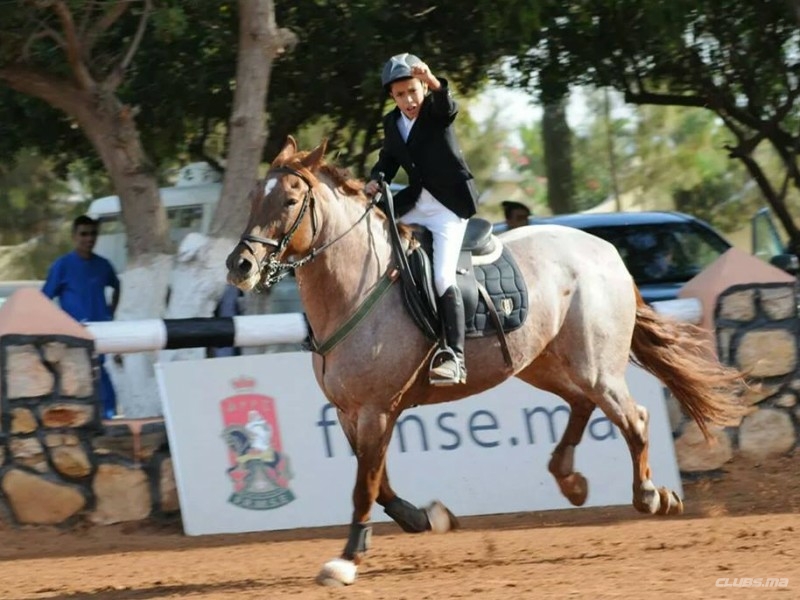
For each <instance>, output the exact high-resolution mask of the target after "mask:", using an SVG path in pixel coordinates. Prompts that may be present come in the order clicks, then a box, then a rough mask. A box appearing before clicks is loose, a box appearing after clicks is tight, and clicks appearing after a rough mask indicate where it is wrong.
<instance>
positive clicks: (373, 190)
mask: <svg viewBox="0 0 800 600" xmlns="http://www.w3.org/2000/svg"><path fill="white" fill-rule="evenodd" d="M380 187H381V186H380V185H379V184H378V182H377V181H375V180H374V179H373V180H372V181H368V182H367V185H365V186H364V193H365V194H366V195H367V196H369V197H370V198H372V197H373V196H374V195H375V194H377V193H378V190H379V189H380Z"/></svg>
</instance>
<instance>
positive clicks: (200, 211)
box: [87, 163, 222, 272]
mask: <svg viewBox="0 0 800 600" xmlns="http://www.w3.org/2000/svg"><path fill="white" fill-rule="evenodd" d="M160 193H161V201H162V202H163V203H164V208H166V210H167V219H169V232H170V238H171V239H172V241H173V243H174V244H175V246H176V247H177V246H178V244H180V242H181V240H182V239H183V238H184V236H186V234H187V233H190V232H192V231H197V232H200V233H208V230H209V227H210V226H211V218H212V217H213V216H214V209H215V208H216V206H217V202H219V197H220V194H221V193H222V175H221V174H220V173H219V172H217V171H216V170H214V169H212V168H211V167H210V166H209V165H208V164H207V163H192V164H189V165H186V166H185V167H183V168H182V169H181V170H180V171H179V173H178V179H177V181H176V182H175V187H168V188H161V190H160ZM87 214H88V215H89V216H90V217H92V218H93V219H96V220H98V221H99V222H100V235H99V237H98V238H97V245H96V246H95V248H94V250H95V252H97V254H99V255H100V256H103V257H105V258H107V259H108V260H110V261H111V264H112V265H114V268H115V269H116V270H117V271H118V272H120V271H124V270H125V265H126V264H127V258H128V247H127V238H126V235H125V227H124V225H123V223H122V215H121V212H120V202H119V196H105V197H103V198H97V199H96V200H93V201H92V203H91V204H90V205H89V210H88V211H87Z"/></svg>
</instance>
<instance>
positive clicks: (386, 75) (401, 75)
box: [381, 52, 422, 87]
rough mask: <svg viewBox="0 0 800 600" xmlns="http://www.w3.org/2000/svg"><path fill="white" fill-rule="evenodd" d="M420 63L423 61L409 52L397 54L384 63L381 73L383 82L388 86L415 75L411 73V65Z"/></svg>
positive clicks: (384, 85)
mask: <svg viewBox="0 0 800 600" xmlns="http://www.w3.org/2000/svg"><path fill="white" fill-rule="evenodd" d="M420 63H422V61H421V60H420V59H419V58H418V57H416V56H414V55H413V54H409V53H408V52H403V54H395V55H394V56H393V57H392V58H390V59H389V60H388V62H387V63H386V64H385V65H383V73H382V74H381V83H382V84H383V87H388V86H389V85H390V84H392V83H394V82H395V81H397V80H398V79H407V78H409V77H413V76H412V75H411V67H413V66H414V65H418V64H420Z"/></svg>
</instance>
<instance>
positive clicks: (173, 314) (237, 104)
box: [160, 0, 291, 361]
mask: <svg viewBox="0 0 800 600" xmlns="http://www.w3.org/2000/svg"><path fill="white" fill-rule="evenodd" d="M238 6H239V50H238V57H237V69H236V82H237V83H236V93H235V95H234V99H233V109H232V112H231V119H230V125H229V132H228V135H229V144H228V157H227V161H226V169H225V179H224V182H223V186H222V196H221V198H220V201H219V204H218V205H217V209H216V213H215V216H214V219H213V224H212V226H211V230H210V232H209V236H208V237H206V236H199V235H195V234H191V235H189V236H187V238H186V239H185V240H184V242H183V243H182V244H181V248H180V249H179V251H178V256H177V261H176V265H175V269H174V271H173V273H172V294H171V295H170V303H169V307H168V309H167V313H166V316H167V317H168V318H183V317H198V316H200V317H202V316H210V315H211V314H213V311H214V309H215V307H216V306H217V303H218V302H219V299H220V298H221V296H222V294H223V292H224V290H225V285H226V284H225V277H226V268H225V258H226V257H227V255H228V254H229V253H230V252H231V251H232V250H233V248H234V246H235V245H236V243H237V241H238V239H239V236H240V235H241V234H242V231H243V230H244V226H245V224H246V222H247V216H248V214H249V204H248V201H247V198H248V194H249V193H250V191H251V190H252V188H253V186H254V185H255V183H256V180H257V178H258V167H259V164H260V163H261V156H262V153H263V150H264V143H265V140H266V111H265V107H266V98H267V89H268V86H269V79H270V74H271V71H272V64H273V62H274V59H275V57H276V56H277V55H278V54H279V53H280V52H282V51H283V49H284V45H285V44H287V43H291V39H290V37H291V36H290V35H289V34H288V33H287V32H285V31H284V30H279V29H277V27H276V25H275V10H274V5H273V2H272V0H239V4H238ZM203 356H204V350H203V349H191V350H178V351H165V352H162V353H161V357H160V360H162V361H166V360H179V359H180V360H182V359H187V358H202V357H203Z"/></svg>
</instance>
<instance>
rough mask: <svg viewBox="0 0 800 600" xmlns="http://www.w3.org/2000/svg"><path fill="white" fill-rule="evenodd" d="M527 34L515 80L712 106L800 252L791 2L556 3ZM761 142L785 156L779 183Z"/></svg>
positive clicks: (796, 45) (797, 46) (797, 43)
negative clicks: (793, 204)
mask: <svg viewBox="0 0 800 600" xmlns="http://www.w3.org/2000/svg"><path fill="white" fill-rule="evenodd" d="M530 41H531V44H530V45H529V47H528V49H527V50H526V51H525V52H523V53H521V54H520V55H519V56H518V57H517V58H516V59H515V61H514V67H515V69H514V76H513V77H512V78H511V83H513V84H514V85H517V86H523V87H532V88H541V90H540V91H542V92H543V93H546V92H547V88H546V86H548V85H557V86H563V85H565V83H571V84H589V85H594V86H598V87H603V86H611V87H613V88H614V89H617V90H619V91H621V92H623V93H624V95H625V99H626V101H627V102H629V103H633V104H653V105H661V106H689V107H700V108H705V109H708V110H711V111H713V112H714V113H715V114H716V115H717V116H718V117H719V118H720V119H722V121H723V122H724V123H725V125H726V126H727V128H728V129H729V130H730V132H731V133H732V135H733V140H732V141H731V142H730V144H729V145H728V146H727V150H728V153H729V155H730V156H731V157H733V158H736V159H738V160H740V161H741V162H742V163H743V164H744V166H745V167H746V168H747V170H748V172H749V173H750V175H751V177H752V178H753V179H754V180H755V181H756V182H757V184H758V186H759V188H760V190H761V192H762V194H763V196H764V198H765V199H766V201H767V202H768V203H769V204H770V206H771V207H772V209H773V210H774V212H775V214H776V215H777V216H778V218H779V219H780V222H781V223H782V225H783V227H784V228H785V230H786V231H787V233H788V235H789V237H790V239H791V244H792V247H793V250H794V251H795V252H798V251H800V230H799V229H798V227H797V226H796V224H795V223H794V220H793V218H792V216H791V214H790V211H789V208H788V204H787V202H788V200H789V189H790V185H791V186H792V187H794V188H795V190H796V189H798V188H800V168H798V163H797V156H796V154H797V153H796V148H797V147H798V145H799V144H800V137H798V135H799V134H798V123H800V120H799V119H798V116H799V115H798V110H797V98H798V95H800V79H798V78H797V77H796V68H797V56H798V54H800V39H799V38H798V36H797V18H796V14H795V13H794V11H793V10H792V5H791V4H790V3H787V2H776V1H774V0H750V1H748V2H739V1H738V0H709V1H708V2H701V3H698V2H695V1H693V0H673V1H671V2H662V1H660V0H589V1H584V0H574V1H567V2H551V3H548V5H547V10H546V11H544V16H543V17H542V31H541V34H540V35H537V36H532V37H531V40H530ZM540 71H544V72H548V73H557V74H558V77H557V78H552V79H547V80H544V81H541V82H539V81H537V80H536V79H535V77H533V76H532V74H535V73H538V72H540ZM542 86H545V87H542ZM762 144H767V145H769V146H771V148H772V150H773V151H774V152H775V153H776V154H777V155H778V156H779V157H780V158H781V161H782V165H783V173H782V175H781V177H780V178H778V180H777V181H776V180H775V179H770V177H769V176H768V175H767V174H766V173H765V171H764V169H763V164H762V163H761V162H759V160H758V156H759V153H758V152H757V149H758V148H759V146H760V145H762Z"/></svg>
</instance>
